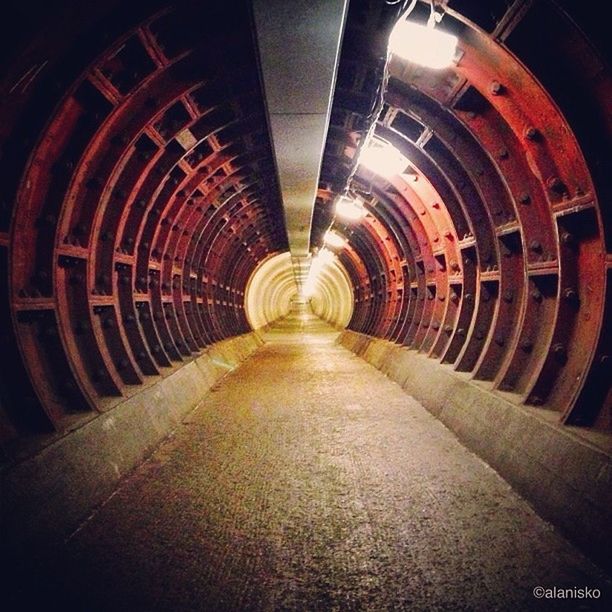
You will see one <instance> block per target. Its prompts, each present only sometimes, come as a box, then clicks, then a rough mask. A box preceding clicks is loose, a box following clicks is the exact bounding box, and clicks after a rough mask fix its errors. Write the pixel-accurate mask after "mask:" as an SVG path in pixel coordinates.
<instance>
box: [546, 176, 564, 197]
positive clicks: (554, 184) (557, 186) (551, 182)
mask: <svg viewBox="0 0 612 612" xmlns="http://www.w3.org/2000/svg"><path fill="white" fill-rule="evenodd" d="M546 186H547V187H548V188H549V189H550V190H551V191H554V192H555V193H558V194H563V193H565V192H566V189H565V185H564V184H563V181H562V180H561V179H560V178H559V177H558V176H551V177H550V178H549V179H548V180H547V181H546Z"/></svg>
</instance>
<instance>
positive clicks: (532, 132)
mask: <svg viewBox="0 0 612 612" xmlns="http://www.w3.org/2000/svg"><path fill="white" fill-rule="evenodd" d="M524 134H525V138H527V140H536V139H537V138H538V136H539V135H540V133H539V132H538V130H537V129H536V128H535V127H533V125H529V126H527V127H526V128H525V132H524Z"/></svg>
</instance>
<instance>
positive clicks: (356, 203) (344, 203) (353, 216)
mask: <svg viewBox="0 0 612 612" xmlns="http://www.w3.org/2000/svg"><path fill="white" fill-rule="evenodd" d="M336 214H337V215H338V216H339V217H341V218H342V219H345V220H347V221H358V220H359V219H363V217H365V214H366V210H365V208H364V207H363V202H362V201H361V200H359V199H356V198H349V197H347V196H341V197H339V198H338V200H337V201H336Z"/></svg>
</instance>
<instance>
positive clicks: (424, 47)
mask: <svg viewBox="0 0 612 612" xmlns="http://www.w3.org/2000/svg"><path fill="white" fill-rule="evenodd" d="M457 40H458V39H457V37H456V36H453V35H452V34H449V33H448V32H441V31H440V30H438V29H435V28H433V27H431V26H426V25H421V24H418V23H414V22H413V21H406V20H404V19H400V21H398V22H397V23H396V24H395V26H394V28H393V30H392V31H391V35H390V36H389V50H390V51H391V53H393V55H396V56H397V57H401V58H402V59H405V60H408V61H411V62H414V63H416V64H421V65H422V66H427V67H428V68H436V69H440V68H447V67H448V66H450V65H451V64H452V63H453V59H454V57H455V53H456V51H457Z"/></svg>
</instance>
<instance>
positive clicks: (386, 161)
mask: <svg viewBox="0 0 612 612" xmlns="http://www.w3.org/2000/svg"><path fill="white" fill-rule="evenodd" d="M359 165H360V166H363V167H364V168H367V169H368V170H370V171H371V172H374V174H379V175H380V176H382V177H384V178H387V179H389V178H391V177H393V176H395V175H397V174H401V173H402V172H403V171H404V170H405V169H406V166H407V165H408V158H407V157H406V156H405V155H402V153H400V151H399V150H398V149H396V148H395V147H394V146H393V145H392V144H390V143H388V142H385V141H384V140H380V139H379V138H371V139H370V140H369V141H368V142H367V143H366V145H365V146H364V148H363V149H362V150H361V153H360V154H359Z"/></svg>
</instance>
